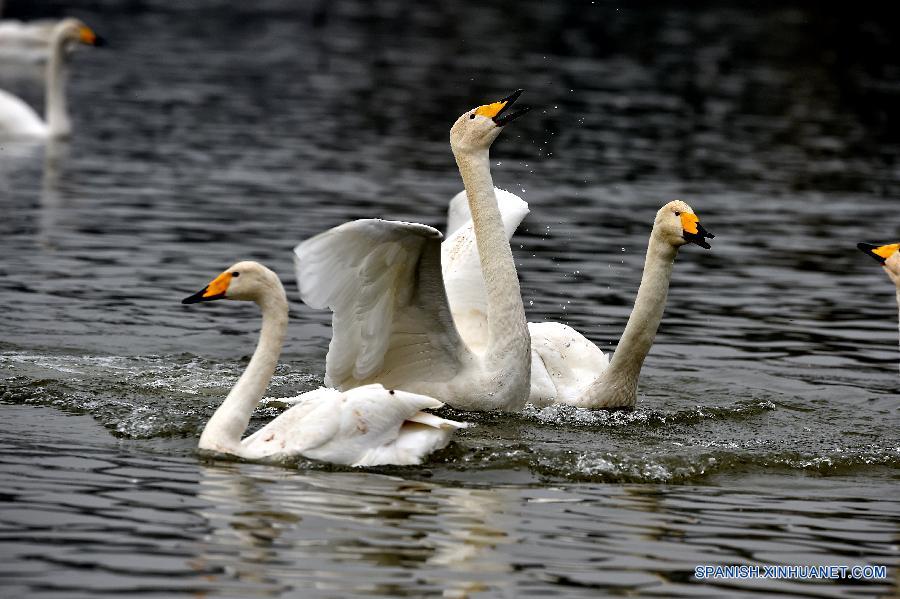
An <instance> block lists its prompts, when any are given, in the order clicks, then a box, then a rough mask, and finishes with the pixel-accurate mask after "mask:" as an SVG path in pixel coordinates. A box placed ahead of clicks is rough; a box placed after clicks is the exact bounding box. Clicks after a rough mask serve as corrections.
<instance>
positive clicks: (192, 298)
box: [181, 287, 216, 304]
mask: <svg viewBox="0 0 900 599" xmlns="http://www.w3.org/2000/svg"><path fill="white" fill-rule="evenodd" d="M204 293H206V287H204V288H203V289H201V290H200V291H198V292H197V293H195V294H194V295H189V296H188V297H186V298H184V299H183V300H181V303H182V304H197V303H199V302H205V301H208V300H211V299H216V297H215V296H213V297H204V296H203V294H204Z"/></svg>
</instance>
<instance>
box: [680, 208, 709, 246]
mask: <svg viewBox="0 0 900 599" xmlns="http://www.w3.org/2000/svg"><path fill="white" fill-rule="evenodd" d="M681 228H682V229H683V231H682V235H684V240H685V241H687V242H688V243H693V244H696V245H699V246H700V247H702V248H704V249H707V250H708V249H711V248H712V246H711V245H709V242H707V241H706V240H707V239H713V238H714V237H715V235H713V234H712V233H710V232H709V231H707V230H706V229H704V228H703V225H701V224H700V218H699V217H698V216H697V215H696V214H692V213H690V212H682V213H681Z"/></svg>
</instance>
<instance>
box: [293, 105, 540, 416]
mask: <svg viewBox="0 0 900 599" xmlns="http://www.w3.org/2000/svg"><path fill="white" fill-rule="evenodd" d="M521 93H522V90H518V91H516V92H515V93H513V94H511V95H510V96H508V97H506V98H503V99H502V100H499V101H497V102H493V103H491V104H486V105H484V106H479V107H478V108H475V109H473V110H469V111H467V112H466V113H464V114H463V115H462V116H460V117H459V118H458V119H457V120H456V122H455V123H454V124H453V127H452V128H451V129H450V146H451V149H452V150H453V155H454V157H455V159H456V163H457V166H458V167H459V172H460V174H461V175H462V179H463V183H464V184H465V188H466V193H467V198H468V203H469V207H470V209H471V214H472V216H473V224H472V228H471V231H472V234H471V235H469V236H468V238H467V240H468V242H470V243H471V244H472V247H473V248H474V247H476V245H477V250H473V251H476V253H475V255H476V256H477V257H478V261H479V266H480V269H481V271H482V272H484V273H487V276H486V277H485V279H486V280H487V281H488V284H487V285H486V286H485V287H486V288H485V298H484V304H485V329H486V331H487V334H486V339H487V340H486V342H485V343H484V345H483V346H482V347H474V346H469V345H467V344H466V343H465V342H464V341H463V338H462V337H461V335H460V332H459V331H458V330H457V328H456V325H455V324H454V321H453V317H452V316H451V313H450V309H449V306H448V303H447V294H446V291H445V286H444V280H443V277H442V274H441V246H440V240H441V237H442V236H441V233H440V232H439V231H437V230H436V229H433V228H432V227H428V226H425V225H420V224H416V223H407V222H397V221H385V220H380V219H365V220H358V221H353V222H349V223H345V224H343V225H340V226H338V227H335V228H333V229H330V230H328V231H326V232H324V233H320V234H319V235H316V236H315V237H312V238H310V239H308V240H306V241H304V242H303V243H301V244H299V245H298V246H297V247H296V248H294V259H295V267H296V272H297V283H298V286H299V288H300V297H301V298H302V299H303V301H304V302H306V304H307V305H309V306H310V307H312V308H320V309H322V308H330V309H331V310H332V312H333V315H332V338H331V343H330V345H329V348H328V355H327V357H326V368H325V384H326V385H329V386H335V387H337V388H339V389H352V388H353V387H357V386H359V385H364V384H367V383H375V382H379V383H382V384H384V385H386V386H388V387H394V388H401V389H405V390H406V391H410V392H414V393H421V394H424V395H430V396H433V397H436V398H438V399H440V400H441V401H444V402H446V403H447V404H449V405H451V406H453V407H454V408H457V409H460V410H474V411H486V410H511V411H512V410H519V409H521V408H522V407H523V406H524V405H525V402H526V400H527V399H528V389H529V375H530V371H531V357H530V349H529V347H530V340H529V337H528V327H527V324H526V321H525V309H524V307H523V306H522V295H521V292H520V291H519V280H518V277H517V274H516V267H515V263H514V262H513V256H512V251H511V249H510V247H509V242H508V240H507V236H506V234H505V232H504V227H503V223H502V220H501V216H500V211H499V209H498V207H497V202H496V201H495V199H494V187H493V183H492V179H491V171H490V156H489V150H490V146H491V144H492V143H493V141H494V140H495V139H496V138H497V136H499V135H500V132H501V131H502V130H503V128H504V127H505V126H506V125H508V124H509V123H510V122H512V121H513V120H515V119H517V118H518V117H520V116H521V115H522V114H524V113H525V112H526V111H527V109H519V110H516V111H510V108H511V107H512V106H513V104H514V103H515V102H516V100H517V99H518V97H519V95H520V94H521ZM463 247H466V246H465V244H463Z"/></svg>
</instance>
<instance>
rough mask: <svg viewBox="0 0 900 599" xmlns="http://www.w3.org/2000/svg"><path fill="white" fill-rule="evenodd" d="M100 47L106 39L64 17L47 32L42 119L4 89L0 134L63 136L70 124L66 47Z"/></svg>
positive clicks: (70, 126)
mask: <svg viewBox="0 0 900 599" xmlns="http://www.w3.org/2000/svg"><path fill="white" fill-rule="evenodd" d="M73 42H77V43H82V44H87V45H91V46H101V45H103V44H104V43H105V42H104V41H103V39H102V38H101V37H99V36H98V35H97V34H96V33H94V32H93V31H92V30H91V29H90V28H89V27H88V26H87V25H85V24H84V23H82V22H81V21H79V20H78V19H63V20H62V21H60V22H59V23H57V24H56V25H55V26H54V27H53V29H52V31H51V34H50V40H49V44H50V45H49V53H50V54H49V59H48V61H47V67H46V81H45V83H46V89H45V111H44V112H45V114H44V116H45V118H44V119H41V117H40V116H38V114H37V113H36V112H35V111H34V110H33V109H32V108H31V107H30V106H28V105H27V104H26V103H25V102H23V101H22V100H20V99H19V98H17V97H15V96H13V95H12V94H9V93H7V92H2V93H0V137H25V138H47V137H66V136H68V135H69V134H70V133H71V132H72V124H71V121H70V119H69V112H68V108H67V103H66V90H65V84H66V79H67V76H68V66H67V60H66V54H65V52H66V46H67V44H69V43H73Z"/></svg>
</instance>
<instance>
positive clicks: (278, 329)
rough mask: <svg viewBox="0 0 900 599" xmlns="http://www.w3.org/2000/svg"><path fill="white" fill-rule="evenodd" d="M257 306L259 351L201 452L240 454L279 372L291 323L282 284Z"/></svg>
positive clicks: (209, 425) (203, 440)
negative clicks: (252, 420) (261, 402)
mask: <svg viewBox="0 0 900 599" xmlns="http://www.w3.org/2000/svg"><path fill="white" fill-rule="evenodd" d="M278 291H280V294H279V293H277V292H278ZM257 304H259V307H260V308H261V309H262V317H263V318H262V331H261V332H260V334H259V342H258V343H257V345H256V351H254V352H253V357H252V358H250V363H249V364H248V365H247V368H246V370H244V373H243V374H242V375H241V378H240V379H238V382H237V383H236V384H235V386H234V387H233V388H232V389H231V392H230V393H229V394H228V397H226V398H225V401H223V402H222V405H221V406H219V409H218V410H216V412H215V414H213V415H212V418H210V419H209V422H208V423H207V424H206V428H204V429H203V434H201V435H200V444H199V447H200V449H207V450H211V451H217V452H221V453H236V449H237V448H239V447H240V444H241V435H243V434H244V431H245V430H247V425H248V424H249V423H250V416H251V415H252V414H253V409H254V408H255V407H256V404H258V403H259V400H260V399H262V397H263V394H264V393H265V391H266V387H268V386H269V381H270V380H271V379H272V374H274V372H275V366H277V364H278V357H279V356H280V355H281V346H282V344H283V343H284V334H285V331H286V330H287V321H288V304H287V299H286V296H285V293H284V289H283V288H282V287H281V284H280V283H279V284H278V288H277V289H275V290H272V293H270V294H267V295H265V296H263V297H262V298H261V299H260V300H258V301H257Z"/></svg>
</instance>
